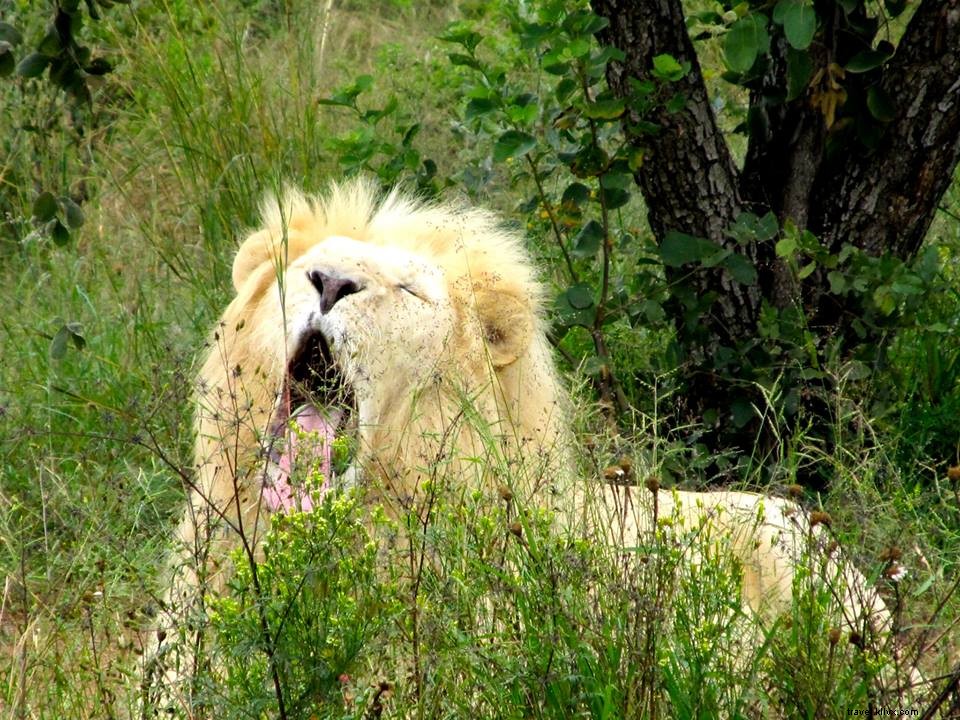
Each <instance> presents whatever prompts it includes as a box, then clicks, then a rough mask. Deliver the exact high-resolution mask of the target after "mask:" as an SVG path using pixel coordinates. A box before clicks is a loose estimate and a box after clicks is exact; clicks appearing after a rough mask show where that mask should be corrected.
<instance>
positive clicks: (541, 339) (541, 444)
mask: <svg viewBox="0 0 960 720" xmlns="http://www.w3.org/2000/svg"><path fill="white" fill-rule="evenodd" d="M262 217H263V224H262V228H261V229H259V230H257V231H256V232H253V233H252V234H250V235H249V237H247V239H246V240H245V241H244V242H243V243H242V245H241V246H240V248H239V250H238V251H237V254H236V257H235V259H234V262H233V269H232V280H233V288H234V291H235V297H234V298H233V300H232V301H231V302H230V304H229V305H228V306H227V308H226V310H225V311H224V313H223V316H222V318H221V320H220V321H219V322H218V323H217V326H216V328H215V330H214V332H213V334H212V337H211V339H210V341H209V344H208V348H207V352H206V357H205V359H204V361H203V363H202V366H201V369H200V372H199V381H198V393H197V396H198V401H197V409H196V455H195V457H196V478H197V479H196V482H195V484H194V486H193V487H192V489H191V493H190V501H189V503H188V506H187V510H186V512H185V514H184V518H183V521H182V522H181V524H180V527H179V531H178V538H177V541H178V547H179V548H180V550H179V552H178V553H177V556H176V559H175V561H174V562H173V563H172V565H173V568H174V570H173V573H172V575H173V578H172V581H171V584H170V590H169V592H168V595H167V600H166V602H165V606H166V607H167V609H168V610H170V611H171V616H172V617H180V616H182V615H183V608H184V607H193V606H196V605H197V604H202V594H203V592H211V591H212V592H218V591H219V590H220V589H222V587H223V584H224V582H225V578H226V577H227V575H228V573H229V564H228V563H227V562H226V561H225V559H226V557H227V555H228V552H227V551H228V550H229V549H230V548H233V547H236V546H238V545H241V544H242V546H243V548H244V550H245V551H246V552H249V553H251V554H253V555H255V553H256V549H257V546H258V543H259V541H260V536H261V535H262V533H263V528H264V527H265V520H266V518H267V517H269V515H270V514H272V513H277V512H288V511H291V510H297V509H299V510H303V511H309V510H310V509H311V507H312V505H313V501H314V498H315V497H316V496H317V492H318V489H317V488H312V489H311V488H309V487H305V486H304V485H302V484H300V483H298V482H297V480H296V479H297V478H298V477H302V476H303V475H304V473H303V472H302V469H303V468H304V467H309V468H311V469H312V470H315V471H316V473H315V476H319V477H322V478H324V487H323V488H320V489H319V492H324V491H325V490H327V489H329V488H337V487H339V488H346V487H351V486H354V485H363V486H364V487H365V488H366V491H367V498H368V499H369V500H370V502H372V503H376V504H380V505H383V506H385V507H386V508H388V509H389V511H390V512H392V513H394V514H395V515H399V514H401V513H402V512H406V511H410V510H413V511H414V512H417V511H418V510H417V508H418V502H419V501H420V497H421V495H422V493H421V488H422V486H423V483H424V482H425V481H426V480H427V479H428V478H429V477H430V476H431V473H432V472H434V470H435V468H436V467H437V466H438V465H442V466H443V470H444V473H445V474H446V475H447V476H449V477H453V478H459V479H461V480H462V481H463V482H464V483H472V484H476V483H480V484H481V485H483V484H486V485H487V486H492V487H496V483H503V482H505V479H504V477H503V472H502V469H503V468H509V477H508V478H507V479H506V482H508V483H509V484H510V486H511V493H516V494H517V495H518V496H519V497H520V498H521V499H522V501H523V502H525V503H528V504H532V505H535V506H539V507H548V508H550V509H552V510H554V511H556V517H557V523H558V524H559V525H562V526H566V527H568V528H573V527H577V528H589V529H588V532H591V533H592V536H594V537H598V538H600V540H601V541H603V542H608V543H611V544H613V545H615V546H621V547H625V548H631V547H635V546H636V545H637V544H638V543H641V542H642V539H643V537H644V536H645V534H648V533H649V532H651V530H653V529H654V528H655V527H656V526H657V523H658V518H659V519H663V518H665V517H668V516H671V517H674V518H679V520H680V522H681V523H688V524H690V525H691V526H694V525H697V524H700V525H703V524H704V523H707V524H709V525H710V527H711V528H713V529H714V530H716V531H717V532H719V533H720V534H721V535H723V536H724V537H725V541H724V542H725V546H726V547H728V548H729V551H730V552H731V553H732V554H733V555H734V556H735V557H736V559H737V561H738V562H739V563H740V564H741V566H742V568H743V587H742V596H743V603H744V607H745V610H746V612H748V613H750V614H753V615H756V616H758V617H763V618H772V617H775V616H776V615H777V614H778V613H782V612H783V611H784V610H785V609H786V608H788V607H789V603H790V598H791V589H792V582H793V577H794V574H793V568H794V567H795V564H796V563H797V562H798V559H799V557H800V554H801V550H800V548H802V547H805V546H806V540H807V538H808V536H809V535H810V530H811V526H810V524H809V523H808V521H807V520H806V519H805V515H804V514H803V512H802V511H801V510H800V508H799V507H798V506H796V505H795V504H794V503H792V502H789V501H786V500H782V499H777V498H772V497H764V496H762V495H759V494H754V493H746V492H708V493H688V492H669V491H664V490H658V489H657V488H655V487H654V488H653V489H652V491H648V490H647V489H644V488H633V489H631V488H626V487H622V486H617V485H610V484H605V483H602V482H593V483H588V482H585V481H580V480H578V479H577V475H576V472H575V470H574V465H575V463H574V459H573V453H572V451H571V448H572V447H573V439H572V431H571V428H570V423H569V416H570V412H569V405H570V401H569V399H568V396H567V393H566V391H565V389H564V387H563V384H562V382H561V380H560V377H559V375H558V372H557V370H556V367H555V364H554V362H553V359H552V348H551V346H550V342H549V340H548V324H547V319H546V297H547V294H546V291H545V287H544V285H543V284H542V283H541V282H539V281H538V279H537V273H536V269H535V266H534V263H533V261H532V259H531V257H530V255H529V254H528V253H527V251H526V250H525V249H524V246H523V242H522V239H521V237H520V235H519V234H518V233H516V232H513V231H510V230H509V229H507V228H505V227H504V226H503V224H502V223H500V222H499V221H498V219H497V218H496V217H495V216H494V215H493V214H491V213H489V212H486V211H483V210H480V209H476V208H468V207H463V206H457V205H453V204H438V203H434V204H431V203H424V202H420V201H417V200H414V199H412V198H410V197H408V196H406V195H404V194H403V193H402V192H400V191H396V190H395V191H393V192H390V193H388V194H386V195H385V196H381V195H380V194H379V193H378V191H377V190H376V189H375V187H374V186H373V185H372V184H371V183H369V182H367V181H363V180H355V181H351V182H347V183H343V184H334V185H331V186H330V188H329V189H328V191H327V192H326V193H325V194H323V195H320V196H318V197H308V196H306V195H303V194H301V193H300V192H298V191H294V190H288V191H287V192H286V193H285V194H284V195H283V197H282V198H281V199H279V200H270V201H268V202H266V203H265V204H264V206H263V210H262ZM344 439H346V442H341V441H342V440H344ZM338 443H339V444H340V446H338ZM492 456H495V458H496V462H490V461H489V460H490V458H491V457H492ZM298 468H299V471H298ZM694 561H696V559H694ZM840 574H841V575H842V578H843V580H844V581H845V582H846V583H848V584H849V585H850V586H851V587H852V588H853V590H851V591H850V592H847V593H846V594H845V596H844V599H843V603H844V606H845V611H847V612H849V616H850V618H851V622H854V621H856V620H857V619H858V618H863V617H872V618H875V619H876V623H877V624H879V625H880V626H883V625H884V624H886V623H888V622H889V614H888V613H887V611H886V609H885V608H884V606H883V602H882V600H881V599H880V597H879V595H878V594H877V593H876V592H875V591H874V590H872V589H871V588H869V587H868V584H867V582H866V580H865V579H864V578H863V576H862V575H860V574H859V572H857V571H856V570H855V569H854V568H852V567H849V566H846V565H842V567H841V572H840ZM201 588H202V589H203V590H202V591H201ZM160 635H161V636H162V635H163V633H160ZM168 644H169V643H168ZM163 645H164V641H163V639H162V637H161V640H160V642H159V647H158V648H156V649H155V651H154V653H153V657H155V658H158V657H160V656H162V655H163V654H164V652H165V648H164V647H163ZM190 662H191V661H190V659H189V657H187V658H186V659H184V658H183V657H181V658H180V659H179V660H177V662H176V663H173V665H176V667H173V668H172V669H171V668H170V663H168V667H167V669H166V670H164V671H163V672H164V673H165V676H166V681H167V682H169V683H177V682H180V681H182V679H183V676H184V675H185V674H186V673H188V672H189V668H188V667H187V666H189V664H190Z"/></svg>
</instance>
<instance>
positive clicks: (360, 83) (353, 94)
mask: <svg viewBox="0 0 960 720" xmlns="http://www.w3.org/2000/svg"><path fill="white" fill-rule="evenodd" d="M372 87H373V76H372V75H361V76H360V77H358V78H357V79H356V80H354V81H353V83H352V84H350V85H346V86H344V87H342V88H338V89H337V90H335V91H334V93H333V95H331V96H330V97H329V98H320V99H319V100H317V103H318V104H319V105H342V106H344V107H352V108H356V106H357V102H356V101H357V97H358V96H359V95H360V94H361V93H363V92H366V91H367V90H369V89H370V88H372Z"/></svg>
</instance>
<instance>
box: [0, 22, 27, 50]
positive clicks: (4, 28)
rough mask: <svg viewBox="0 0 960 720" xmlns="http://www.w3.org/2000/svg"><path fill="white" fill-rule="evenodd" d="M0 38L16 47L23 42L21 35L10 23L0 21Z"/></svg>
mask: <svg viewBox="0 0 960 720" xmlns="http://www.w3.org/2000/svg"><path fill="white" fill-rule="evenodd" d="M0 40H2V41H4V42H8V43H10V45H11V46H12V47H16V46H17V45H19V44H20V43H22V42H23V35H21V34H20V31H19V30H17V29H16V28H15V27H14V26H13V25H11V24H10V23H5V22H0Z"/></svg>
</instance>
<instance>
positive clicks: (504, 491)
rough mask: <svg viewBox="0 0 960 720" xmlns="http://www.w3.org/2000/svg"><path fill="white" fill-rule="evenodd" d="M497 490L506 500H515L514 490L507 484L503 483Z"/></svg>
mask: <svg viewBox="0 0 960 720" xmlns="http://www.w3.org/2000/svg"><path fill="white" fill-rule="evenodd" d="M497 492H499V493H500V498H501V499H502V500H504V501H505V502H510V501H511V500H513V490H511V489H510V488H508V487H507V486H506V485H501V486H500V487H498V488H497Z"/></svg>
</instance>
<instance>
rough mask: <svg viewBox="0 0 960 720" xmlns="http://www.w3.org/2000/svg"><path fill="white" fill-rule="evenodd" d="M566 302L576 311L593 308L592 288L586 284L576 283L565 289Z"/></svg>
mask: <svg viewBox="0 0 960 720" xmlns="http://www.w3.org/2000/svg"><path fill="white" fill-rule="evenodd" d="M565 295H566V298H567V302H568V303H570V307H572V308H574V309H576V310H586V309H587V308H591V307H593V304H594V303H593V288H592V287H590V286H589V285H587V284H586V283H577V284H576V285H573V286H571V287H570V288H568V289H567V291H566V293H565Z"/></svg>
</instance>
